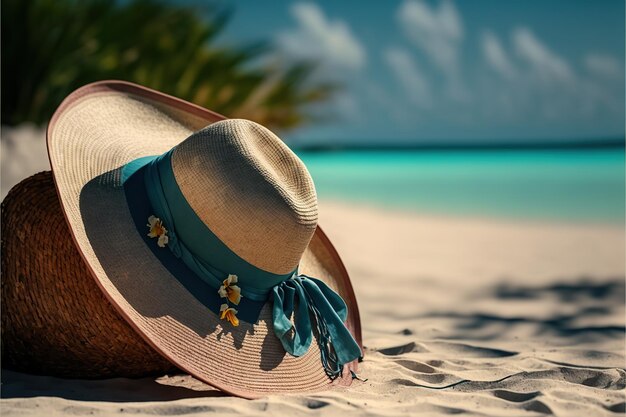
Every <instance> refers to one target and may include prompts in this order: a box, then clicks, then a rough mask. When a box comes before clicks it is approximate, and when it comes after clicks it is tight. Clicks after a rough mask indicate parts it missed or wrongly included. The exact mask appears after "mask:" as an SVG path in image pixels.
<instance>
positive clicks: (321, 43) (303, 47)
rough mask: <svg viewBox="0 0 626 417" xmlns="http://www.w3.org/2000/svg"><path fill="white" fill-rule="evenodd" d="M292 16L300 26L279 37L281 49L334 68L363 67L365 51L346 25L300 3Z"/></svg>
mask: <svg viewBox="0 0 626 417" xmlns="http://www.w3.org/2000/svg"><path fill="white" fill-rule="evenodd" d="M291 14H292V15H293V17H294V18H295V19H296V21H297V22H298V26H297V27H296V28H294V29H291V30H287V31H283V32H281V33H279V34H278V35H277V36H276V42H277V44H278V45H279V47H280V48H281V49H283V50H284V51H285V52H286V53H288V54H289V55H290V56H294V57H297V58H304V59H314V60H319V61H322V64H324V65H327V66H331V67H341V68H348V69H359V68H361V67H363V65H364V64H365V60H366V52H365V48H364V47H363V45H362V44H361V43H360V42H359V41H358V40H357V39H356V37H355V36H354V34H353V33H352V31H351V29H350V27H349V26H348V25H347V24H346V22H345V21H343V20H339V19H336V20H332V21H331V20H329V19H328V18H327V17H326V16H325V15H324V12H323V11H322V10H321V9H320V8H319V6H317V5H316V4H313V3H296V4H294V5H293V6H292V7H291Z"/></svg>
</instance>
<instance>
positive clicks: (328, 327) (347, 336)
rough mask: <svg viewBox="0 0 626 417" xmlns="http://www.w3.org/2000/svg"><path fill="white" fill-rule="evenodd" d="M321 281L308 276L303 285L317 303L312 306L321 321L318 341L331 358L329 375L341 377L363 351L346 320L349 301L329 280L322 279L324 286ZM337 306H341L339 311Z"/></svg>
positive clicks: (318, 321) (327, 358)
mask: <svg viewBox="0 0 626 417" xmlns="http://www.w3.org/2000/svg"><path fill="white" fill-rule="evenodd" d="M319 282H321V281H319V280H317V279H315V280H314V279H311V278H308V279H303V280H302V285H303V287H304V288H305V291H306V293H307V295H308V296H309V298H310V300H309V303H310V305H311V306H313V308H312V309H311V310H312V313H313V314H314V315H315V319H316V322H317V328H318V332H319V334H318V343H319V345H320V350H321V351H322V352H323V353H322V355H323V360H324V356H326V360H328V364H325V368H327V369H326V370H327V373H328V374H329V376H331V377H337V376H339V375H340V374H341V371H342V369H343V365H345V364H347V363H349V362H351V361H353V360H355V359H358V358H360V357H362V353H361V348H360V347H359V345H358V343H357V342H356V340H354V338H353V337H352V334H351V333H350V331H349V330H348V329H347V328H346V326H345V324H344V321H345V317H347V307H346V306H345V303H344V302H343V300H342V299H341V297H340V296H339V295H338V294H337V293H335V292H334V291H332V290H331V289H330V288H328V287H327V286H326V284H324V283H322V286H321V288H320V286H319V284H318V283H319ZM322 288H323V289H322ZM327 296H328V297H327ZM339 301H340V302H339ZM334 306H337V307H339V308H338V311H337V310H335V308H334Z"/></svg>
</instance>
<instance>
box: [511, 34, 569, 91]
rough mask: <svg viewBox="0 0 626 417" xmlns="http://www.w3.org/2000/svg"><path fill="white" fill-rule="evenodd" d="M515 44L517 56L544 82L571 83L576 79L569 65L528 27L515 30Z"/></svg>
mask: <svg viewBox="0 0 626 417" xmlns="http://www.w3.org/2000/svg"><path fill="white" fill-rule="evenodd" d="M513 43H514V45H515V49H516V51H517V54H518V55H519V56H520V57H521V58H522V59H524V60H525V61H526V62H527V63H528V64H529V65H530V66H531V67H532V69H533V70H534V71H535V73H536V74H537V75H538V76H539V78H540V79H542V80H543V81H547V82H552V81H562V82H569V81H573V80H574V79H575V76H574V73H573V72H572V69H571V68H570V66H569V64H568V63H567V62H566V61H565V60H564V59H563V58H561V57H560V56H558V55H557V54H556V53H554V52H552V51H551V50H550V49H549V48H548V47H547V46H546V45H544V44H543V43H542V42H541V41H540V40H539V39H538V38H537V37H536V36H535V34H534V33H533V32H532V31H531V30H530V29H528V28H526V27H521V28H517V29H515V30H514V31H513Z"/></svg>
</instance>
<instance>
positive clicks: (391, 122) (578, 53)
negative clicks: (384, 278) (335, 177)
mask: <svg viewBox="0 0 626 417" xmlns="http://www.w3.org/2000/svg"><path fill="white" fill-rule="evenodd" d="M229 4H231V5H232V4H234V7H233V9H234V14H233V18H232V20H231V22H230V23H229V25H228V26H227V28H226V30H225V32H224V34H223V35H222V38H221V41H222V42H225V43H245V42H249V41H258V40H265V41H268V42H270V43H272V44H273V45H274V46H275V50H276V52H275V54H276V55H275V57H273V59H278V60H284V61H285V62H289V61H291V60H297V59H308V60H312V61H314V62H316V63H317V64H318V67H317V69H316V73H315V77H316V78H317V79H324V80H332V81H335V82H338V83H341V84H342V85H343V86H344V88H343V89H342V91H341V92H339V93H338V94H336V96H335V97H334V98H333V100H332V101H331V102H328V103H325V104H324V105H323V106H320V108H318V109H314V110H315V111H322V112H323V113H325V114H327V115H329V116H331V120H330V121H328V122H327V123H323V124H320V123H316V124H314V125H311V126H307V127H303V128H299V129H297V130H295V131H292V132H288V134H287V135H286V136H288V139H290V140H291V141H293V142H298V143H301V144H337V143H340V144H363V143H367V144H381V143H382V144H385V143H387V144H389V143H393V144H396V143H398V144H410V143H444V142H446V141H447V142H464V141H467V142H472V141H474V142H475V141H479V142H495V143H511V142H515V141H535V142H536V141H540V142H543V141H545V142H550V141H563V140H580V139H591V140H597V139H602V138H607V137H623V136H624V100H625V97H624V36H625V34H624V2H623V1H610V0H595V1H587V0H525V1H521V0H510V1H506V2H505V1H493V0H472V1H464V2H459V1H457V2H454V1H451V0H434V1H422V0H403V1H364V0H361V1H358V0H344V1H317V2H311V1H286V0H283V1H277V0H275V1H272V2H267V1H265V2H259V1H256V2H255V1H250V0H236V1H234V2H229Z"/></svg>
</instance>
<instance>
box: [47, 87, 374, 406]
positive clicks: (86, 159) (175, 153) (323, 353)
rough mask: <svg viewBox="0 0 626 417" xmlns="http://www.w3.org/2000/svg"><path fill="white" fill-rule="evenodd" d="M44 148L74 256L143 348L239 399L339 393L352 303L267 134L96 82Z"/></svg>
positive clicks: (352, 355)
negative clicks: (331, 390) (143, 343)
mask: <svg viewBox="0 0 626 417" xmlns="http://www.w3.org/2000/svg"><path fill="white" fill-rule="evenodd" d="M47 140H48V153H49V157H50V162H51V166H52V173H53V176H54V182H55V185H56V189H57V192H58V195H59V200H60V204H61V208H62V211H63V213H64V214H65V218H66V220H67V223H68V225H69V229H70V230H71V233H72V236H73V238H74V241H75V244H76V247H77V248H78V250H79V252H80V254H81V255H82V257H83V258H84V261H85V262H86V265H87V266H88V269H89V270H90V272H91V275H93V277H94V278H95V281H96V283H97V285H98V286H99V287H100V289H101V290H102V291H103V293H104V295H105V296H106V297H107V298H108V300H109V301H110V302H111V304H112V305H113V306H114V307H115V309H116V310H117V311H118V312H119V313H120V315H121V316H122V317H123V318H124V319H125V320H126V321H127V322H128V324H130V326H131V327H132V328H133V329H134V330H135V331H136V332H137V334H138V335H139V336H140V337H141V338H143V339H144V340H145V341H146V342H147V343H148V344H149V345H150V346H151V347H152V348H153V349H154V350H156V351H157V352H159V353H160V354H161V355H162V356H163V357H165V358H166V359H167V360H169V361H170V362H171V363H173V364H175V365H176V366H177V367H179V368H181V369H183V370H185V371H187V372H189V373H190V374H191V375H193V376H194V377H196V378H198V379H200V380H202V381H204V382H207V383H209V384H211V385H213V386H215V387H217V388H219V389H221V390H223V391H227V392H230V393H232V394H235V395H240V396H243V397H249V398H254V397H258V396H262V395H265V394H271V393H287V392H301V391H313V390H321V389H326V388H329V387H331V386H337V385H349V384H350V382H351V380H352V378H353V377H354V373H353V372H354V371H356V368H357V362H358V359H360V358H361V357H362V349H361V341H360V323H359V316H358V309H357V305H356V299H355V296H354V292H353V290H352V286H351V284H350V281H349V278H348V275H347V272H346V270H345V268H344V267H343V264H342V262H341V260H340V258H339V256H338V254H337V252H336V251H335V249H334V248H333V246H332V244H331V243H330V241H329V240H328V238H327V237H326V236H325V235H324V233H323V232H322V231H321V229H320V228H319V226H318V225H317V218H318V213H317V199H316V193H315V188H314V185H313V181H312V179H311V177H310V175H309V173H308V171H307V170H306V168H305V166H304V164H303V163H302V162H301V161H300V159H298V157H297V156H296V155H295V154H294V153H293V152H291V151H290V150H289V148H288V147H287V146H286V145H284V143H283V142H282V141H281V140H280V139H279V138H278V137H277V136H276V135H274V134H273V133H272V132H270V131H269V130H268V129H266V128H264V127H263V126H260V125H258V124H256V123H254V122H251V121H247V120H239V119H225V118H224V117H222V116H220V115H218V114H216V113H213V112H210V111H208V110H205V109H202V108H200V107H198V106H195V105H193V104H190V103H187V102H184V101H182V100H179V99H176V98H173V97H170V96H167V95H164V94H162V93H159V92H156V91H153V90H149V89H146V88H144V87H140V86H137V85H134V84H130V83H125V82H119V81H105V82H99V83H95V84H90V85H87V86H85V87H82V88H80V89H79V90H77V91H75V92H74V93H72V94H71V95H70V96H68V97H67V98H66V99H65V100H64V101H63V103H62V104H61V105H60V107H59V109H58V110H57V111H56V113H55V114H54V116H53V118H52V120H51V121H50V124H49V126H48V139H47Z"/></svg>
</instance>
